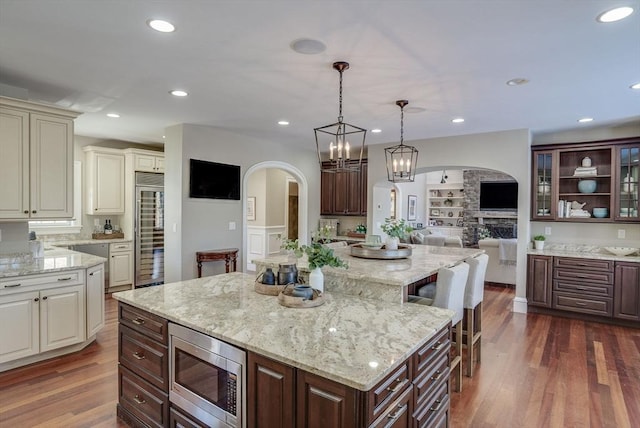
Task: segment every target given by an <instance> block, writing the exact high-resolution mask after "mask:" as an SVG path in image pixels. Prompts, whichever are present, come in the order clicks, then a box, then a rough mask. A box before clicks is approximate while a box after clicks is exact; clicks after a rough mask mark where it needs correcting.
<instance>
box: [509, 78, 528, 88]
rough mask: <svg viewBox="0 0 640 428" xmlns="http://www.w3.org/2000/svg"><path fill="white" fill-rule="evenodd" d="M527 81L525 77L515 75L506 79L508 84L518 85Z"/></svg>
mask: <svg viewBox="0 0 640 428" xmlns="http://www.w3.org/2000/svg"><path fill="white" fill-rule="evenodd" d="M526 83H529V79H525V78H524V77H516V78H515V79H511V80H507V85H508V86H519V85H524V84H526Z"/></svg>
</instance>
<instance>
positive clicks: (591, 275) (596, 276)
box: [553, 268, 613, 285]
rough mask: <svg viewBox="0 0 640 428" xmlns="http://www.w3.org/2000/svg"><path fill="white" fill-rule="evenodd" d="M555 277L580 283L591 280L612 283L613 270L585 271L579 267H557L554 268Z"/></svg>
mask: <svg viewBox="0 0 640 428" xmlns="http://www.w3.org/2000/svg"><path fill="white" fill-rule="evenodd" d="M553 279H562V280H566V281H573V282H577V283H580V284H582V283H587V282H590V283H600V284H610V285H612V284H613V271H611V272H598V271H584V270H578V269H566V268H565V269H562V268H555V269H554V270H553Z"/></svg>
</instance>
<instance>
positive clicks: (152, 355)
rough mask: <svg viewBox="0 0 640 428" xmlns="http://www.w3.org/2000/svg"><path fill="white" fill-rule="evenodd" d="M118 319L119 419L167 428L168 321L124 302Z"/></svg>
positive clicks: (136, 423) (142, 425)
mask: <svg viewBox="0 0 640 428" xmlns="http://www.w3.org/2000/svg"><path fill="white" fill-rule="evenodd" d="M118 320H119V322H120V324H119V326H118V362H119V364H118V406H117V411H118V416H119V417H120V418H122V419H123V420H125V421H127V422H128V423H129V424H130V425H132V426H134V427H148V426H151V427H166V426H168V424H169V383H168V378H169V372H168V347H167V344H168V323H167V320H165V319H163V318H161V317H158V316H156V315H153V314H150V313H148V312H145V311H142V310H140V309H137V308H134V307H132V306H129V305H125V304H122V303H121V304H120V305H119V306H118Z"/></svg>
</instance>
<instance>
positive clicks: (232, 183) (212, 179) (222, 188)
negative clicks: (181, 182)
mask: <svg viewBox="0 0 640 428" xmlns="http://www.w3.org/2000/svg"><path fill="white" fill-rule="evenodd" d="M189 168H190V169H189V197H190V198H206V199H232V200H236V201H239V200H240V166H238V165H227V164H224V163H216V162H208V161H203V160H198V159H191V160H190V162H189Z"/></svg>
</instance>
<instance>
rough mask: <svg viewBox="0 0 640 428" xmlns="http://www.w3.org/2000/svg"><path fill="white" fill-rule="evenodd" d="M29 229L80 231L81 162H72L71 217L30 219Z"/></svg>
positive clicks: (47, 233) (37, 231)
mask: <svg viewBox="0 0 640 428" xmlns="http://www.w3.org/2000/svg"><path fill="white" fill-rule="evenodd" d="M29 230H31V231H35V232H36V233H37V234H43V235H49V234H62V233H80V231H81V230H82V162H80V161H74V162H73V219H71V220H40V221H30V222H29Z"/></svg>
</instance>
